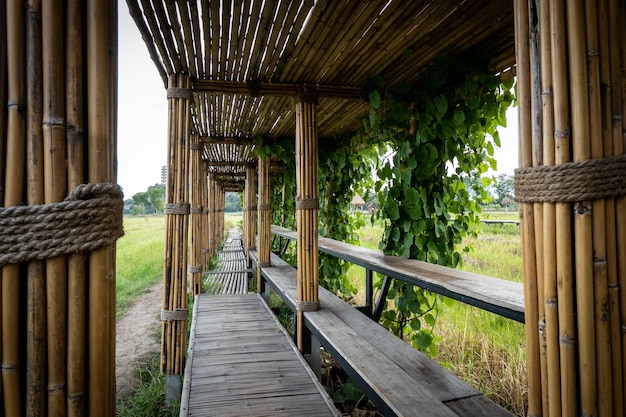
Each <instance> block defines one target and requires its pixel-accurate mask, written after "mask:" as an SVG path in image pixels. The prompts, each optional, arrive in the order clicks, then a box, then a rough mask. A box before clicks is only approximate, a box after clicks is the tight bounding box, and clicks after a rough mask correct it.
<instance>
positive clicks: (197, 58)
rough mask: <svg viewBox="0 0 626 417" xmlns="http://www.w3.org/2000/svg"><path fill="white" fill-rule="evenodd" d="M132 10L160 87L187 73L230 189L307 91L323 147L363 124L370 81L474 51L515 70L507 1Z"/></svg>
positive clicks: (242, 2) (288, 131) (254, 1)
mask: <svg viewBox="0 0 626 417" xmlns="http://www.w3.org/2000/svg"><path fill="white" fill-rule="evenodd" d="M127 3H128V6H129V11H130V14H131V16H132V17H133V18H134V20H135V22H136V24H137V26H138V28H139V30H140V32H141V34H142V37H143V39H144V40H145V42H146V45H147V47H148V50H149V53H150V56H151V57H152V60H153V61H154V63H155V65H156V67H157V70H158V71H159V73H160V75H161V77H162V78H163V80H164V84H166V80H167V77H168V75H170V74H173V73H187V74H189V75H190V76H191V78H192V80H193V82H194V83H193V91H194V103H193V109H192V114H193V129H194V130H195V131H196V132H197V133H198V134H199V135H200V137H201V138H202V139H203V142H204V146H205V152H204V158H205V159H206V160H207V162H208V167H209V168H208V169H209V170H212V171H213V172H216V173H220V174H222V173H223V174H225V175H226V176H227V177H228V178H230V179H235V182H237V181H236V179H237V178H239V177H237V174H241V173H243V172H245V165H246V164H247V163H254V162H256V161H255V160H254V155H253V152H252V149H253V144H252V138H254V137H256V136H262V137H264V138H266V139H272V138H286V137H294V136H295V111H294V98H295V97H296V96H297V95H298V94H299V93H300V92H301V91H302V90H303V89H306V90H313V92H314V93H315V94H316V95H317V96H318V97H319V106H318V114H317V126H318V135H319V138H320V140H322V141H323V140H328V139H332V138H333V137H336V136H338V135H342V134H345V133H349V132H352V131H356V130H357V129H358V128H359V126H360V123H361V122H360V120H361V119H362V118H363V117H364V116H365V115H366V114H367V112H368V111H369V107H368V103H367V101H366V98H367V95H366V93H365V91H364V86H365V84H366V82H367V81H368V80H369V79H371V78H372V77H374V76H378V75H381V76H382V77H383V78H384V79H385V81H386V82H387V84H388V85H392V84H394V83H396V82H398V81H401V80H402V81H408V82H412V81H415V80H416V78H417V75H418V74H419V72H420V71H421V70H422V69H424V68H425V67H426V66H428V65H429V63H431V62H432V60H433V59H434V58H436V57H438V56H441V55H447V54H460V53H463V52H465V51H468V50H470V49H473V48H480V49H485V48H489V49H490V50H493V51H494V53H495V55H494V59H493V64H494V68H495V69H496V70H497V71H504V70H507V69H510V68H511V67H512V66H513V65H514V64H515V54H514V28H513V1H512V0H506V1H503V0H482V1H479V0H473V1H464V0H436V1H433V0H431V1H426V0H421V1H420V0H414V1H406V0H387V1H384V0H383V1H362V0H342V1H336V0H319V1H314V0H303V1H297V0H290V1H287V0H282V1H281V0H263V1H259V0H220V1H213V0H194V1H185V0H178V1H173V0H162V1H156V0H155V1H147V0H141V1H140V2H139V1H138V0H127ZM226 162H229V163H230V164H226ZM229 174H232V175H229Z"/></svg>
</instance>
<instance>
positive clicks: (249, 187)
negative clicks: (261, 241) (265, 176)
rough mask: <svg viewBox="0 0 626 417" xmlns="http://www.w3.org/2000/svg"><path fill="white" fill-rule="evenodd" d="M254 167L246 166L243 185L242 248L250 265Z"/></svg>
mask: <svg viewBox="0 0 626 417" xmlns="http://www.w3.org/2000/svg"><path fill="white" fill-rule="evenodd" d="M255 175H256V169H255V167H254V166H253V165H248V166H247V167H246V186H245V197H244V199H245V209H244V210H245V216H244V217H245V218H246V221H245V223H244V226H245V228H244V240H245V241H244V249H245V251H246V259H247V265H250V251H251V250H255V249H256V207H257V201H256V190H255V189H256V178H255Z"/></svg>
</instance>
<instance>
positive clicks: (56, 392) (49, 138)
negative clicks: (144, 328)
mask: <svg viewBox="0 0 626 417" xmlns="http://www.w3.org/2000/svg"><path fill="white" fill-rule="evenodd" d="M63 12H64V10H63V5H62V4H61V2H60V1H58V0H56V1H46V2H43V8H42V32H43V34H42V40H43V100H44V106H43V108H44V112H43V139H44V174H45V175H44V180H45V181H44V183H45V202H46V203H56V202H60V201H63V199H64V198H65V196H66V195H67V175H66V171H65V169H66V160H67V158H66V150H67V145H66V142H65V74H64V72H65V59H64V56H65V42H64V39H65V36H64V35H65V33H64V15H63ZM46 296H47V303H46V304H47V309H48V312H47V318H48V412H49V413H50V414H52V415H64V414H66V412H67V409H66V407H67V402H66V398H65V385H66V367H67V365H66V353H67V259H66V258H65V257H56V258H51V259H47V260H46Z"/></svg>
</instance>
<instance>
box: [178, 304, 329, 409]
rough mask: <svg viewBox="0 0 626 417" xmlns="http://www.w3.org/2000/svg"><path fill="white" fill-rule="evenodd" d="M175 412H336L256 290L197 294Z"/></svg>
mask: <svg viewBox="0 0 626 417" xmlns="http://www.w3.org/2000/svg"><path fill="white" fill-rule="evenodd" d="M192 329H193V334H192V335H191V338H190V345H189V355H188V362H187V368H186V370H185V385H184V390H183V403H182V404H181V416H213V415H219V416H260V415H268V416H269V415H271V416H297V415H307V416H309V415H311V416H339V415H340V414H339V412H338V411H337V410H336V409H335V408H334V405H333V404H332V401H331V400H330V398H329V397H328V395H327V394H326V392H325V391H324V389H323V387H321V385H320V384H319V383H318V382H317V380H316V378H315V376H314V375H313V373H312V371H311V370H310V369H309V368H308V366H307V365H306V363H305V362H304V360H303V359H302V357H301V355H300V354H299V352H298V351H297V349H296V348H295V346H294V345H293V342H292V341H291V339H290V338H289V336H288V335H287V333H286V332H285V331H284V329H282V327H281V326H280V324H279V323H278V321H277V320H276V318H275V317H274V315H273V314H272V313H271V311H270V310H269V307H267V306H266V305H265V303H264V302H263V300H262V299H261V297H260V296H259V295H257V294H244V295H198V296H197V297H196V301H195V303H194V318H193V322H192Z"/></svg>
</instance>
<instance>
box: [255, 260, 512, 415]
mask: <svg viewBox="0 0 626 417" xmlns="http://www.w3.org/2000/svg"><path fill="white" fill-rule="evenodd" d="M250 255H251V259H252V262H253V264H254V263H256V259H257V258H256V253H255V252H251V254H250ZM271 263H272V266H271V267H264V268H262V269H261V275H262V277H263V280H265V281H266V282H267V283H268V284H269V285H271V286H272V287H273V288H274V289H275V290H276V292H277V293H278V294H280V296H281V297H282V298H283V300H284V301H285V303H286V304H287V305H288V306H289V307H290V308H291V309H292V310H295V302H296V270H295V269H294V268H293V267H291V266H289V265H287V264H286V263H285V262H284V261H282V260H280V258H278V257H277V256H275V255H274V256H272V258H271ZM319 296H320V305H321V308H320V310H319V311H315V312H305V313H304V319H305V326H306V329H307V330H308V331H309V332H311V334H312V336H313V337H312V340H313V344H314V346H313V347H312V348H311V351H315V343H316V340H317V341H319V343H321V345H322V346H324V348H325V349H326V350H327V351H329V352H330V353H331V354H332V356H333V357H334V358H335V360H337V361H338V362H339V364H340V365H341V367H342V368H343V369H344V370H345V371H346V372H347V373H348V375H349V376H350V378H351V379H352V380H353V381H354V382H355V383H356V384H357V385H358V386H359V387H360V388H361V389H362V390H363V392H364V393H365V394H366V395H367V396H368V398H369V399H370V400H371V401H372V402H373V403H374V404H375V405H376V407H377V408H378V409H379V411H381V412H382V413H383V414H384V415H386V416H412V417H417V416H424V417H426V416H428V417H431V416H447V417H453V416H464V417H465V416H477V417H481V416H482V417H499V416H510V415H511V414H510V413H508V412H506V411H505V410H504V409H502V408H501V407H499V406H498V405H497V404H495V403H494V402H492V401H491V400H489V399H488V398H487V397H485V396H484V395H483V394H482V393H481V392H479V391H477V390H476V389H474V388H473V387H471V386H470V385H468V384H467V383H465V382H463V381H462V380H460V379H459V378H458V377H456V376H455V375H453V374H452V373H450V372H449V371H447V370H445V369H444V368H443V367H441V366H440V365H439V364H437V363H436V362H434V361H433V360H431V359H430V358H428V357H427V356H426V355H424V354H423V353H421V352H419V351H417V350H415V349H413V347H411V346H410V345H408V344H407V343H405V342H404V341H402V340H400V339H398V338H397V337H395V336H393V335H392V334H390V333H389V332H388V331H387V330H385V329H384V328H383V327H381V326H380V325H379V324H378V323H376V322H374V321H372V320H370V319H369V318H368V317H367V316H366V315H364V314H362V313H361V312H359V311H358V310H356V309H354V308H353V307H352V306H350V305H349V304H347V303H346V302H344V301H342V300H341V299H339V298H338V297H336V296H335V295H333V294H331V293H330V292H329V291H327V290H325V289H323V288H321V287H320V289H319Z"/></svg>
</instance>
